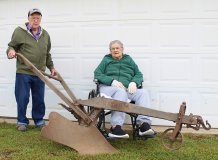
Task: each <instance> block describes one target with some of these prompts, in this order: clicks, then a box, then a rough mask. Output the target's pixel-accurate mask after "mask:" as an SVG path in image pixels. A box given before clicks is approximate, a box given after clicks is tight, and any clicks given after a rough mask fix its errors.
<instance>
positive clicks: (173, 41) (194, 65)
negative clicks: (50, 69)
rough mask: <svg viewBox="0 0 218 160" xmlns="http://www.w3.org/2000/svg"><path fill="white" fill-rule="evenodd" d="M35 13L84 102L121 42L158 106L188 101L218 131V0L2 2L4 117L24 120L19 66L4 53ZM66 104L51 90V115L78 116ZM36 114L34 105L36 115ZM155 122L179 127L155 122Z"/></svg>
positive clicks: (0, 92)
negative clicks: (19, 111) (18, 98)
mask: <svg viewBox="0 0 218 160" xmlns="http://www.w3.org/2000/svg"><path fill="white" fill-rule="evenodd" d="M33 7H38V8H40V9H41V10H42V12H43V20H42V26H44V28H45V29H46V30H47V31H48V32H49V33H50V36H51V40H52V54H53V59H54V63H55V66H56V68H57V70H58V71H59V72H60V73H61V75H62V76H63V77H64V79H65V80H66V82H67V84H68V85H69V86H70V87H71V89H72V90H73V92H74V93H75V94H76V96H77V97H78V98H82V99H86V98H87V95H88V92H89V91H90V90H91V89H92V88H94V84H93V82H92V80H93V71H94V69H95V68H96V67H97V65H98V64H99V62H100V60H101V59H102V57H103V56H104V55H105V54H107V53H108V44H109V42H110V41H111V40H114V39H120V40H121V41H123V42H124V45H125V46H124V47H125V53H128V54H130V55H131V56H132V57H133V58H134V59H135V61H136V62H137V63H138V65H139V67H140V69H141V71H142V72H143V74H144V78H145V81H144V87H145V88H148V89H149V92H150V94H151V99H152V106H151V107H152V108H154V109H158V110H163V111H167V112H178V110H179V106H180V104H181V103H182V102H183V101H186V102H187V111H186V113H187V114H189V113H193V114H199V115H202V116H203V118H204V119H208V120H209V122H211V125H212V127H218V123H217V122H218V107H217V105H218V70H217V68H218V54H217V52H218V1H217V0H92V1H90V0H74V1H71V0H62V1H58V0H57V1H52V0H44V1H42V0H38V1H29V0H19V1H15V0H1V1H0V12H1V14H0V35H1V36H0V53H2V54H0V68H1V70H0V116H16V102H15V98H14V77H15V61H14V60H8V59H7V58H6V56H5V54H4V53H5V50H6V48H7V43H8V42H9V41H10V38H11V35H12V32H13V30H14V29H15V27H16V26H17V25H19V24H21V23H24V22H25V21H26V20H27V12H28V10H29V9H30V8H33ZM9 8H10V9H9ZM57 84H58V83H57ZM58 102H61V100H60V98H59V97H58V96H56V95H55V94H54V93H53V92H52V91H51V90H50V89H49V88H46V106H47V112H46V117H47V115H48V114H49V112H51V111H58V112H61V113H62V114H64V115H65V116H67V117H68V118H69V117H72V116H71V115H70V114H69V113H67V111H65V110H64V109H62V108H61V107H59V106H58V105H57V103H58ZM30 111H31V102H30V104H29V110H28V114H29V116H30V114H31V113H30ZM153 124H161V125H169V124H173V123H171V122H168V121H164V120H160V119H154V121H153Z"/></svg>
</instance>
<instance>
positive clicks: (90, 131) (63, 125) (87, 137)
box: [41, 112, 117, 154]
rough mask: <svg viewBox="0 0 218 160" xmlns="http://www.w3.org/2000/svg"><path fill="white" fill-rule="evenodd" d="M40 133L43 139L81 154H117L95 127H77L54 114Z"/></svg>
mask: <svg viewBox="0 0 218 160" xmlns="http://www.w3.org/2000/svg"><path fill="white" fill-rule="evenodd" d="M41 132H42V135H43V136H44V137H46V138H48V139H51V140H53V141H55V142H58V143H61V144H64V145H66V146H69V147H71V148H73V149H75V150H76V151H78V152H79V153H81V154H99V153H115V152H117V150H116V149H115V148H114V147H113V146H111V144H110V143H108V141H107V140H106V139H105V138H104V136H103V135H102V134H101V133H100V132H99V130H98V129H97V128H96V127H95V126H93V125H90V126H89V127H86V126H81V125H78V124H77V123H76V122H74V123H73V122H72V121H70V120H68V119H66V118H64V117H63V116H61V115H60V114H58V113H56V112H52V113H50V115H49V124H48V125H47V126H45V127H43V129H42V131H41Z"/></svg>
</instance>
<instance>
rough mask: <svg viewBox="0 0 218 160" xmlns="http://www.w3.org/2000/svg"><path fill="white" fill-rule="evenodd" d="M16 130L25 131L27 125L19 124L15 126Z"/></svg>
mask: <svg viewBox="0 0 218 160" xmlns="http://www.w3.org/2000/svg"><path fill="white" fill-rule="evenodd" d="M17 130H18V131H21V132H25V131H26V130H27V127H26V126H25V125H23V124H21V125H18V126H17Z"/></svg>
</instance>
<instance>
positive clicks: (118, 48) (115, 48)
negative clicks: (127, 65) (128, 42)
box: [111, 47, 122, 51]
mask: <svg viewBox="0 0 218 160" xmlns="http://www.w3.org/2000/svg"><path fill="white" fill-rule="evenodd" d="M121 49H122V47H114V48H111V51H115V50H121Z"/></svg>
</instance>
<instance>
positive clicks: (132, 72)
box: [94, 40, 155, 138]
mask: <svg viewBox="0 0 218 160" xmlns="http://www.w3.org/2000/svg"><path fill="white" fill-rule="evenodd" d="M109 50H110V54H107V55H105V56H104V58H103V59H102V61H101V63H100V64H99V65H98V67H97V68H96V69H95V72H94V78H95V79H97V80H98V81H99V82H100V88H99V89H100V93H104V94H105V95H108V96H110V97H112V98H113V99H116V100H119V101H123V102H127V101H128V99H129V100H131V101H134V102H135V104H136V105H139V106H142V107H149V106H150V98H149V94H148V92H147V91H146V90H145V89H142V88H138V87H139V86H140V85H141V84H142V82H143V75H142V73H141V72H140V70H139V68H138V66H137V64H136V63H135V62H134V61H133V59H132V58H131V57H130V56H129V55H127V54H124V53H123V50H124V49H123V43H122V42H121V41H119V40H114V41H112V42H110V44H109ZM124 120H125V113H123V112H118V111H112V113H111V129H110V133H109V134H108V136H109V137H114V138H129V135H128V134H127V133H126V132H125V131H124V130H123V129H122V126H123V124H124ZM136 121H137V124H138V125H139V126H140V127H139V135H140V136H144V135H146V136H150V135H154V134H155V132H154V130H153V129H151V127H150V125H151V120H150V118H149V117H147V116H144V115H139V116H138V117H137V119H136Z"/></svg>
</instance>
